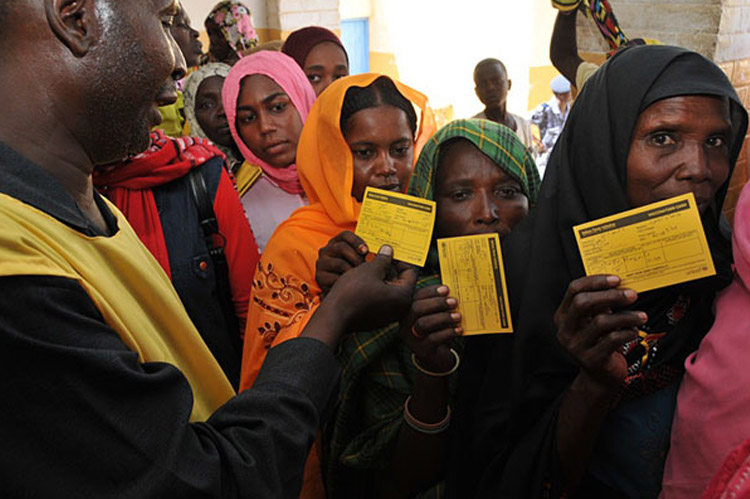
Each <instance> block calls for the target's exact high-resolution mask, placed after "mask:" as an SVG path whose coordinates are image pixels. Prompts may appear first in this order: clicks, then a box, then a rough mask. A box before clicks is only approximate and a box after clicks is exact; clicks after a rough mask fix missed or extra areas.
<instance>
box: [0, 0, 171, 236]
mask: <svg viewBox="0 0 750 499" xmlns="http://www.w3.org/2000/svg"><path fill="white" fill-rule="evenodd" d="M100 3H102V4H107V5H108V6H109V9H111V11H112V12H114V14H115V15H114V16H113V17H112V18H110V19H108V18H106V17H98V16H97V9H96V5H97V4H100ZM9 8H10V9H11V14H12V17H13V18H14V19H15V21H14V22H12V23H7V24H8V29H7V30H6V32H5V33H4V34H3V39H4V40H5V42H4V43H2V52H3V59H2V63H0V84H2V88H4V89H5V92H6V95H8V96H11V98H9V99H7V102H6V106H5V108H4V110H3V113H2V115H1V116H0V141H2V142H4V143H5V144H7V145H9V146H10V147H12V148H14V149H15V150H16V151H18V152H19V153H21V154H22V155H23V156H25V157H26V158H28V159H30V160H31V161H33V162H35V163H36V164H38V165H40V166H42V167H43V168H44V169H45V170H47V171H48V172H50V173H51V174H52V175H53V176H54V177H55V178H56V179H57V180H58V181H59V182H60V183H61V185H62V186H63V188H64V189H65V190H66V191H68V193H69V194H70V195H71V196H72V197H73V199H74V200H75V201H76V203H77V204H78V206H79V208H80V209H81V211H82V212H83V213H84V214H85V215H86V216H87V217H88V218H89V219H90V220H91V221H92V222H93V223H94V224H95V225H96V226H98V227H99V228H100V229H101V230H102V231H106V230H107V228H106V224H105V222H104V219H103V217H102V215H101V213H100V212H99V210H98V208H97V206H96V204H95V202H94V198H93V184H92V181H91V173H92V171H93V169H94V167H95V166H96V165H102V164H107V163H113V162H116V161H120V160H122V159H124V158H125V157H126V156H127V155H129V154H135V153H138V152H141V151H142V150H144V149H145V148H146V146H147V145H148V141H149V138H148V132H149V129H150V128H151V126H153V125H155V124H158V122H159V120H160V118H158V117H157V115H158V111H157V110H156V105H157V103H158V102H164V101H166V100H169V98H168V97H167V96H168V95H170V94H173V92H174V84H173V83H171V84H170V85H164V82H165V81H167V80H169V79H170V78H172V79H178V78H182V77H183V76H184V74H185V61H184V59H183V57H182V54H181V52H180V50H179V48H178V47H177V45H176V43H175V41H174V39H173V38H172V36H171V34H170V33H169V28H170V25H171V23H172V20H173V17H174V15H175V14H176V13H177V10H178V4H177V3H176V2H175V1H173V0H134V1H133V2H115V1H107V0H81V1H79V2H59V1H55V0H44V1H33V2H32V1H29V0H22V1H19V2H17V3H15V4H14V5H13V6H10V7H9ZM14 12H15V15H13V13H14ZM111 25H114V26H111ZM4 29H5V27H4ZM108 29H114V30H116V31H114V32H113V33H114V34H113V35H111V36H110V38H108V39H105V38H103V37H102V36H101V34H102V33H105V32H107V31H108ZM25 40H27V41H28V42H25ZM144 54H145V55H144ZM126 68H127V69H126ZM170 87H171V88H170ZM159 94H161V95H159ZM102 103H106V104H107V105H102Z"/></svg>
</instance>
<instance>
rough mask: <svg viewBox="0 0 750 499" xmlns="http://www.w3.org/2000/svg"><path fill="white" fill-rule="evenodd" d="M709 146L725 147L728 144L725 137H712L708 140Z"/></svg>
mask: <svg viewBox="0 0 750 499" xmlns="http://www.w3.org/2000/svg"><path fill="white" fill-rule="evenodd" d="M706 144H707V145H708V147H723V146H725V145H726V141H725V140H724V137H711V138H710V139H708V140H707V141H706Z"/></svg>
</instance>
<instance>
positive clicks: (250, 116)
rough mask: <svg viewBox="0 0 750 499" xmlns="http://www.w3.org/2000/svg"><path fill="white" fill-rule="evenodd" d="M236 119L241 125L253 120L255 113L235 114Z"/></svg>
mask: <svg viewBox="0 0 750 499" xmlns="http://www.w3.org/2000/svg"><path fill="white" fill-rule="evenodd" d="M237 121H239V122H240V123H242V124H243V125H247V124H250V123H252V122H253V121H255V115H254V114H241V115H239V116H237Z"/></svg>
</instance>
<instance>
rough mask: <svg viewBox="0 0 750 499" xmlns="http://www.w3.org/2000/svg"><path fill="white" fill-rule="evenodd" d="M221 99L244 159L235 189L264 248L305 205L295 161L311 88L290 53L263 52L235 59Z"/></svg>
mask: <svg viewBox="0 0 750 499" xmlns="http://www.w3.org/2000/svg"><path fill="white" fill-rule="evenodd" d="M222 98H223V101H224V110H225V112H226V114H227V121H228V122H229V129H230V131H231V133H232V137H233V138H234V141H235V143H236V144H237V146H238V147H239V149H240V152H241V153H242V156H243V157H244V159H245V162H244V163H243V164H242V166H241V167H240V168H239V169H238V170H237V171H236V172H235V177H236V180H237V190H238V191H239V193H240V198H241V199H242V205H243V206H244V208H245V214H246V215H247V218H248V220H249V221H250V224H251V226H252V228H253V232H255V239H256V241H257V242H258V246H259V247H260V249H261V251H262V250H263V249H264V248H265V246H266V243H267V242H268V239H269V238H270V237H271V234H273V231H274V230H276V227H277V226H278V225H279V224H280V223H281V222H283V221H284V220H286V219H287V217H288V216H289V215H290V214H291V213H292V212H293V211H294V210H296V209H297V208H299V207H301V206H304V205H306V204H307V199H306V198H305V195H304V191H303V190H302V185H301V184H300V181H299V176H298V175H297V166H296V165H295V162H296V158H297V142H298V141H299V136H300V133H301V132H302V125H303V124H304V122H305V119H307V114H308V113H309V112H310V108H311V107H312V105H313V102H314V101H315V92H314V91H313V88H312V86H311V85H310V82H309V80H308V79H307V77H306V76H305V74H304V73H303V72H302V69H300V67H299V66H298V65H297V63H296V62H294V60H293V59H292V58H291V57H289V56H287V55H284V54H282V53H280V52H271V51H261V52H256V53H255V54H252V55H249V56H247V57H243V58H242V59H240V61H239V62H237V64H235V66H234V67H233V68H232V70H231V71H230V72H229V75H228V76H227V78H226V80H225V81H224V88H223V91H222Z"/></svg>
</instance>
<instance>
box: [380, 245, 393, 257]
mask: <svg viewBox="0 0 750 499" xmlns="http://www.w3.org/2000/svg"><path fill="white" fill-rule="evenodd" d="M378 254H379V255H385V256H393V248H391V247H390V246H388V245H387V244H384V245H383V246H381V247H380V250H379V251H378Z"/></svg>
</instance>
